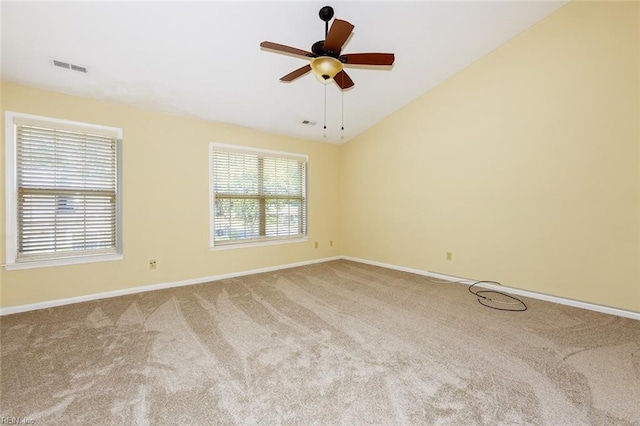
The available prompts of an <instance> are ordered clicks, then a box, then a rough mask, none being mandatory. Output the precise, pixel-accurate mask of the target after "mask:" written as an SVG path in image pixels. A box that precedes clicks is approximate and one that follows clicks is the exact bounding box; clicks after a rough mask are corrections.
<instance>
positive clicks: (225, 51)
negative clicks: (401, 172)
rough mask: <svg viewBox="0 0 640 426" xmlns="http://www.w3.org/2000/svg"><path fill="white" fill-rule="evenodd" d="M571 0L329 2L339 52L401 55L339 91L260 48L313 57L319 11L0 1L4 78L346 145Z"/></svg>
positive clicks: (319, 34)
mask: <svg viewBox="0 0 640 426" xmlns="http://www.w3.org/2000/svg"><path fill="white" fill-rule="evenodd" d="M565 3H566V2H543V1H536V2H533V1H532V2H526V1H493V2H489V1H475V2H467V1H465V2H458V1H439V2H431V1H429V2H426V1H413V2H402V1H390V2H379V1H354V2H346V1H345V2H343V1H334V2H332V3H329V4H330V5H331V6H333V8H334V9H335V17H336V18H340V19H343V20H346V21H349V22H350V23H352V24H353V25H355V29H354V32H353V34H352V35H351V37H350V38H349V39H348V40H347V42H346V44H345V46H344V47H343V53H353V52H392V53H395V58H396V60H395V64H394V65H393V67H392V68H391V69H383V70H372V69H370V68H367V67H360V68H357V67H352V68H347V69H346V70H347V71H348V73H349V75H350V76H351V78H352V79H353V80H354V82H355V86H354V87H353V88H352V89H349V90H346V91H344V92H341V91H340V90H339V89H338V88H337V87H336V85H335V84H330V85H327V86H325V85H323V84H321V83H319V82H318V81H317V80H316V79H315V78H314V76H313V75H311V74H308V75H305V76H303V77H301V78H299V79H297V80H295V81H293V82H291V83H283V82H280V81H279V78H280V77H282V76H283V75H285V74H287V73H289V72H290V71H293V70H294V69H296V68H299V67H301V66H302V65H304V64H305V63H306V60H305V59H303V58H299V57H292V56H289V55H282V54H277V53H273V52H269V51H266V50H263V49H261V48H260V47H259V45H260V42H261V41H264V40H269V41H273V42H276V43H281V44H285V45H289V46H293V47H297V48H300V49H304V50H310V49H311V45H312V44H313V43H314V42H316V41H318V40H322V39H323V38H324V22H322V21H321V20H320V18H319V16H318V11H319V9H320V8H321V7H322V6H324V5H325V4H327V3H325V2H315V1H309V2H306V1H304V2H302V1H298V2H270V1H261V2H244V1H237V2H230V1H226V2H200V1H196V2H184V1H174V2H153V1H140V2H95V1H91V2H57V1H56V2H17V1H15V2H14V1H3V2H2V3H1V7H2V9H1V20H2V22H1V23H2V33H1V34H2V52H1V58H2V64H1V70H2V78H3V79H7V80H9V81H14V82H18V83H23V84H27V85H32V86H36V87H41V88H45V89H50V90H54V91H60V92H65V93H70V94H75V95H79V96H86V97H91V98H96V99H102V100H106V101H110V102H118V103H125V104H129V105H132V106H136V107H140V108H145V109H151V110H156V111H161V112H166V113H170V114H177V115H184V116H191V117H199V118H203V119H206V120H211V121H219V122H225V123H232V124H237V125H240V126H244V127H249V128H254V129H258V130H262V131H266V132H272V133H277V134H283V135H290V136H296V137H301V138H306V139H313V140H318V141H323V142H329V143H342V142H344V141H347V140H349V139H350V138H352V137H354V136H356V135H358V134H359V133H361V132H363V131H364V130H366V129H367V128H369V127H371V126H372V125H373V124H375V123H376V122H378V121H380V120H381V119H383V118H385V117H387V116H388V115H390V114H392V113H393V112H394V111H396V110H398V109H399V108H401V107H403V106H404V105H406V104H407V103H409V102H411V101H412V100H413V99H415V98H417V97H419V96H421V95H422V94H424V93H425V92H427V91H428V90H430V89H432V88H433V87H434V86H436V85H438V84H439V83H441V82H443V81H444V80H446V79H447V78H449V77H451V76H452V75H453V74H455V73H456V72H458V71H460V70H462V69H463V68H465V67H466V66H468V65H470V64H471V63H473V62H474V61H476V60H477V59H479V58H480V57H482V56H483V55H486V54H487V53H489V52H490V51H491V50H493V49H495V48H496V47H498V46H500V45H501V44H503V43H505V42H506V41H508V40H509V39H511V38H512V37H514V36H515V35H517V34H518V33H520V32H522V31H523V30H525V29H526V28H527V27H529V26H531V25H533V24H534V23H536V22H538V21H539V20H541V19H542V18H544V17H545V16H547V15H548V14H550V13H552V12H553V11H555V10H556V9H558V8H559V7H561V6H562V5H564V4H565ZM54 59H55V60H58V61H62V62H66V63H70V64H74V65H79V66H80V67H84V68H86V69H87V71H88V72H87V73H86V74H85V73H82V72H77V71H71V70H68V69H63V68H60V67H56V66H53V65H52V61H53V60H54ZM325 90H326V125H327V129H326V130H324V129H323V123H324V122H325ZM343 105H344V108H343ZM305 120H307V121H310V122H311V123H316V124H315V125H313V124H303V123H302V122H303V121H305ZM343 120H344V121H343ZM343 122H344V128H345V129H344V131H341V130H340V127H341V125H342V123H343Z"/></svg>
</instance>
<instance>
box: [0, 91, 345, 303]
mask: <svg viewBox="0 0 640 426" xmlns="http://www.w3.org/2000/svg"><path fill="white" fill-rule="evenodd" d="M1 95H2V111H3V112H2V114H3V121H4V111H6V110H9V111H15V112H22V113H29V114H36V115H43V116H48V117H55V118H60V119H66V120H75V121H82V122H87V123H96V124H101V125H106V126H114V127H120V128H122V129H123V136H124V137H123V186H122V191H123V209H124V210H123V231H124V232H123V244H124V259H123V260H121V261H113V262H104V263H91V264H82V265H72V266H57V267H48V268H39V269H30V270H18V271H6V270H5V269H4V268H1V270H2V272H0V280H1V287H0V296H1V300H0V306H2V307H7V306H16V305H23V304H28V303H35V302H41V301H48V300H55V299H61V298H68V297H74V296H81V295H87V294H93V293H99V292H105V291H112V290H118V289H123V288H127V287H136V286H142V285H149V284H156V283H167V282H175V281H182V280H188V279H194V278H201V277H207V276H212V275H217V274H225V273H232V272H239V271H245V270H251V269H257V268H264V267H270V266H276V265H283V264H288V263H294V262H301V261H307V260H312V259H318V258H324V257H329V256H336V255H338V254H339V253H340V246H339V244H340V240H339V235H338V234H339V208H338V205H337V203H336V202H335V190H336V188H337V187H338V182H339V169H340V167H339V159H338V155H339V148H338V147H337V146H335V145H329V144H322V143H317V142H309V141H305V140H301V139H295V138H287V137H282V136H276V135H270V134H266V133H261V132H257V131H253V130H249V129H245V128H240V127H236V126H231V125H225V124H218V123H210V122H206V121H202V120H195V119H188V118H182V117H174V116H169V115H163V114H159V113H153V112H147V111H141V110H138V109H134V108H131V107H127V106H121V105H114V104H108V103H105V102H100V101H94V100H89V99H83V98H78V97H74V96H68V95H63V94H59V93H54V92H48V91H43V90H38V89H35V88H30V87H24V86H19V85H15V84H11V83H8V82H6V81H5V82H3V83H2V92H1ZM2 136H3V137H2V140H3V145H2V147H1V149H0V152H1V154H0V156H2V157H1V158H0V161H1V164H2V173H1V175H2V177H0V180H1V181H0V186H1V187H2V188H3V192H4V151H5V147H4V129H3V130H2ZM212 141H213V142H223V143H228V144H238V145H248V146H252V147H258V148H266V149H274V150H280V151H287V152H296V153H302V154H307V155H308V156H309V169H308V173H309V175H308V177H309V179H308V194H309V201H308V214H309V221H308V225H309V238H310V241H309V242H304V243H291V244H282V245H273V246H263V247H256V248H242V249H236V250H224V251H210V250H209V195H208V194H209V192H208V191H209V183H208V171H209V169H208V164H209V162H208V152H209V151H208V150H209V142H212ZM2 203H3V204H2V205H1V206H0V211H1V213H0V218H1V220H0V229H1V231H0V232H2V244H0V246H2V247H1V248H0V254H1V255H2V259H3V260H4V240H5V222H4V211H5V210H4V208H5V207H4V196H3V197H2ZM329 240H333V241H334V245H333V247H329ZM316 241H317V242H318V243H319V248H317V249H315V248H314V243H315V242H316ZM149 259H157V261H158V269H156V270H150V269H149V266H148V261H149Z"/></svg>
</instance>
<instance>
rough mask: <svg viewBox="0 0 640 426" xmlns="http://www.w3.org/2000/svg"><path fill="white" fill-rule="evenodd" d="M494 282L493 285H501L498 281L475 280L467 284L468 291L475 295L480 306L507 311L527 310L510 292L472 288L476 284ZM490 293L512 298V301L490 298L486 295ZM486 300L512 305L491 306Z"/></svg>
mask: <svg viewBox="0 0 640 426" xmlns="http://www.w3.org/2000/svg"><path fill="white" fill-rule="evenodd" d="M483 283H484V284H494V285H501V284H500V283H499V282H496V281H476V282H474V283H473V284H471V285H470V286H469V293H471V294H473V295H474V296H476V297H477V298H478V303H480V304H481V305H482V306H486V307H487V308H491V309H495V310H497V311H508V312H524V311H526V310H527V305H526V304H525V303H524V302H523V301H522V300H520V299H518V298H517V297H515V296H512V295H510V294H507V293H503V292H501V291H496V290H475V291H474V290H473V287H474V286H476V285H478V284H483ZM490 294H496V295H500V296H502V297H506V298H507V299H510V300H512V302H505V301H501V300H495V299H492V298H491V297H489V296H488V295H490ZM488 302H491V303H500V304H502V305H513V307H512V308H501V307H498V306H491V305H490V304H488Z"/></svg>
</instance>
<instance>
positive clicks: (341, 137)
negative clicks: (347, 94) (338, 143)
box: [340, 75, 344, 139]
mask: <svg viewBox="0 0 640 426" xmlns="http://www.w3.org/2000/svg"><path fill="white" fill-rule="evenodd" d="M342 85H343V86H344V75H342ZM341 92H342V126H341V127H340V130H341V131H342V133H341V135H340V139H344V90H341Z"/></svg>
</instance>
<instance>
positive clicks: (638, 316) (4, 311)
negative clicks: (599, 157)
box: [0, 256, 640, 321]
mask: <svg viewBox="0 0 640 426" xmlns="http://www.w3.org/2000/svg"><path fill="white" fill-rule="evenodd" d="M339 259H344V260H350V261H352V262H358V263H364V264H368V265H373V266H380V267H382V268H388V269H394V270H396V271H402V272H409V273H412V274H416V275H422V276H426V277H431V278H437V279H441V280H445V281H451V282H458V283H461V284H466V285H471V284H473V283H474V282H475V281H474V280H469V279H467V278H461V277H455V276H452V275H446V274H441V273H438V272H431V271H423V270H420V269H414V268H407V267H404V266H398V265H391V264H389V263H382V262H376V261H373V260H367V259H360V258H357V257H351V256H334V257H325V258H322V259H313V260H307V261H303V262H297V263H289V264H284V265H276V266H270V267H267V268H259V269H251V270H248V271H240V272H232V273H229V274H221V275H212V276H208V277H201V278H193V279H189V280H183V281H174V282H168V283H160V284H151V285H146V286H140V287H131V288H125V289H122V290H114V291H107V292H103V293H94V294H87V295H85V296H78V297H70V298H66V299H57V300H50V301H46V302H38V303H31V304H28V305H19V306H9V307H6V308H0V316H2V315H10V314H17V313H20V312H28V311H35V310H37V309H46V308H53V307H56V306H63V305H70V304H72V303H80V302H89V301H92V300H98V299H107V298H111V297H117V296H124V295H127V294H135V293H143V292H147V291H153V290H162V289H166V288H173V287H182V286H186V285H192V284H201V283H206V282H210V281H217V280H223V279H227V278H236V277H241V276H244V275H252V274H260V273H262V272H272V271H277V270H280V269H289V268H295V267H298V266H305V265H312V264H314V263H323V262H328V261H331V260H339ZM478 286H479V287H484V288H488V289H491V290H499V291H503V292H507V293H511V294H514V295H518V296H523V297H529V298H531V299H538V300H544V301H547V302H553V303H559V304H561V305H567V306H573V307H576V308H582V309H588V310H591V311H596V312H602V313H605V314H610V315H616V316H619V317H625V318H631V319H635V320H639V321H640V312H633V311H627V310H624V309H618V308H611V307H609V306H602V305H596V304H593V303H587V302H581V301H578V300H572V299H566V298H563V297H557V296H550V295H548V294H543V293H536V292H533V291H527V290H520V289H517V288H512V287H504V286H495V285H491V284H479V285H478Z"/></svg>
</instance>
